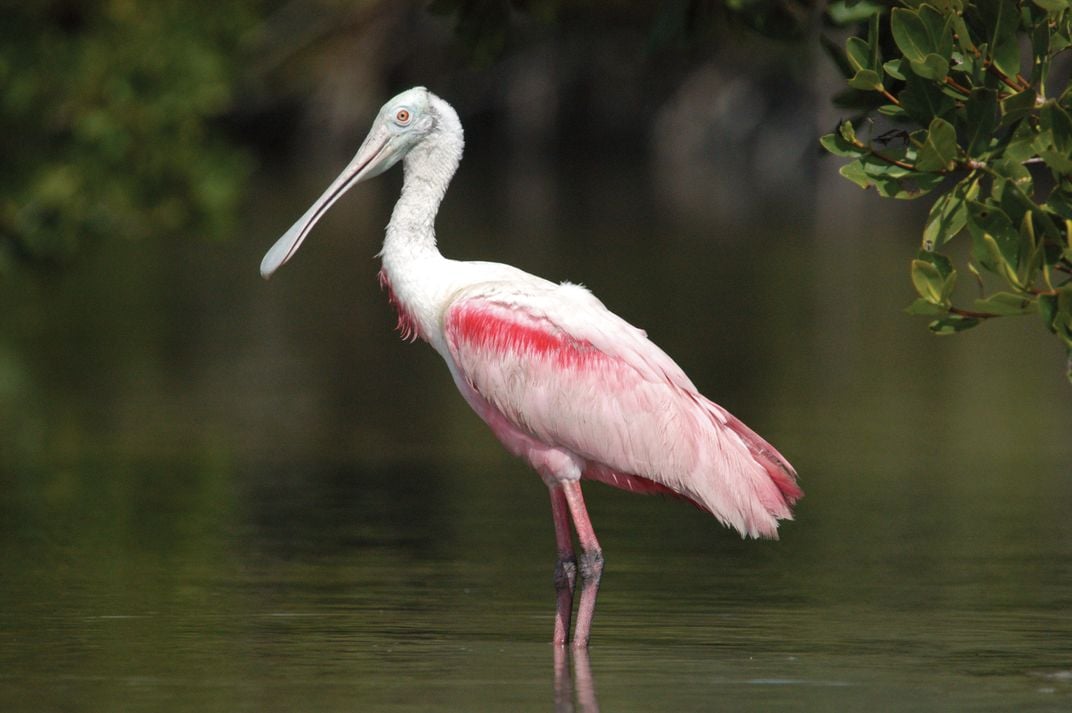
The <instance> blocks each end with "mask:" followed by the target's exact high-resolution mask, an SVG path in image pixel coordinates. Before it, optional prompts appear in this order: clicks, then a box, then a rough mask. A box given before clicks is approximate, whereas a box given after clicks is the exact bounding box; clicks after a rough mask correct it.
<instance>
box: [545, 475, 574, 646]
mask: <svg viewBox="0 0 1072 713" xmlns="http://www.w3.org/2000/svg"><path fill="white" fill-rule="evenodd" d="M551 515H552V516H553V517H554V520H555V543H556V544H557V546H558V561H557V562H556V563H555V594H556V596H557V599H558V602H557V608H556V609H555V633H554V638H553V639H552V640H551V642H552V643H553V644H555V645H556V646H565V644H566V642H567V641H568V640H569V627H570V616H571V614H572V612H573V585H574V583H575V582H576V580H577V560H576V559H575V558H574V556H573V537H572V535H571V534H570V509H569V503H568V502H567V500H566V493H565V491H564V490H563V489H562V486H561V485H554V486H552V487H551Z"/></svg>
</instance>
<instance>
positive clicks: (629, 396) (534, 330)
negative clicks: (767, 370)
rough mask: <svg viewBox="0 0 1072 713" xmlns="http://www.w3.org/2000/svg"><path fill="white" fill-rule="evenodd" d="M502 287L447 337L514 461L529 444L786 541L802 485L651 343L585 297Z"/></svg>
mask: <svg viewBox="0 0 1072 713" xmlns="http://www.w3.org/2000/svg"><path fill="white" fill-rule="evenodd" d="M490 287H491V286H484V288H483V289H472V290H469V291H467V292H466V293H465V294H463V295H461V296H460V297H459V298H458V299H456V300H455V301H454V302H453V303H452V305H451V306H450V307H449V308H448V310H447V313H446V315H445V324H444V327H445V332H446V339H447V345H448V348H449V350H450V354H451V357H452V358H453V360H454V363H455V366H456V368H457V370H458V372H459V374H460V376H461V377H462V378H464V379H465V381H466V385H467V386H468V387H469V388H471V389H472V390H473V391H474V392H475V393H476V394H478V395H479V397H480V398H481V399H483V400H484V401H486V402H487V404H489V405H490V407H491V409H493V412H492V413H487V412H486V411H487V409H484V410H485V413H482V414H481V415H482V416H483V417H484V418H485V420H487V421H488V422H489V424H490V425H491V426H492V429H493V430H494V431H495V432H496V435H497V436H498V437H499V438H500V439H501V440H503V442H504V443H505V444H506V445H507V446H508V447H510V448H511V450H513V451H514V452H519V453H521V454H522V455H524V454H525V449H524V448H518V447H516V445H517V441H518V440H520V441H524V442H525V443H529V442H532V441H534V442H536V443H537V444H542V445H544V446H547V447H550V448H553V449H562V450H565V451H568V452H569V453H571V454H574V455H575V456H577V457H578V458H580V459H581V460H582V461H583V463H584V465H583V466H582V469H583V475H584V477H586V478H591V479H595V480H601V481H603V482H606V483H609V484H611V485H615V486H617V487H621V488H625V489H627V490H635V491H641V492H667V491H669V492H671V493H674V494H676V495H678V496H681V497H683V498H686V499H688V500H690V501H692V502H693V503H695V504H696V505H697V506H699V507H701V508H703V509H705V510H708V511H710V512H711V513H712V514H714V515H715V516H716V517H717V518H718V519H719V520H721V521H722V522H724V523H726V524H728V525H731V526H733V527H735V528H736V529H737V530H738V531H740V532H741V533H742V534H743V535H750V536H753V537H757V536H766V537H776V536H777V520H778V519H787V518H791V517H792V513H791V510H790V507H791V505H792V504H793V503H794V502H795V501H796V500H797V499H798V498H799V497H801V495H802V492H801V490H800V488H799V487H798V486H797V484H796V473H795V472H794V471H793V469H792V467H790V465H789V464H788V463H787V462H786V461H785V459H784V458H782V456H781V455H780V454H779V453H778V452H777V451H776V450H775V449H774V448H773V447H772V446H771V445H770V444H769V443H767V442H766V441H764V440H763V439H762V438H760V437H759V436H758V435H756V434H755V433H754V432H752V431H751V430H750V429H749V428H748V427H747V426H745V425H744V424H743V423H741V422H740V421H739V420H737V419H736V418H735V417H733V416H732V415H731V414H729V413H728V412H727V411H725V410H724V409H722V408H721V407H720V406H718V405H717V404H714V403H712V402H711V401H708V400H707V399H706V398H704V397H703V396H702V395H701V394H699V393H698V392H697V390H696V388H695V386H693V384H692V382H691V381H689V379H688V377H687V376H685V374H684V373H683V372H682V371H681V369H680V368H679V367H678V366H677V364H675V363H674V361H673V360H672V359H670V357H668V356H667V355H666V354H665V353H664V352H663V351H662V350H660V349H659V348H658V347H657V346H655V345H654V344H653V343H652V342H650V341H649V340H648V339H647V337H646V336H645V335H644V332H642V331H641V330H639V329H637V328H635V327H633V326H631V325H629V324H628V323H627V322H625V321H624V320H622V319H620V318H619V317H617V316H615V315H614V314H613V313H611V312H610V311H608V310H607V309H606V308H605V307H604V306H603V305H602V303H600V302H599V301H598V300H597V299H596V298H595V297H592V296H591V294H590V293H588V291H587V290H584V288H581V287H577V286H573V285H562V286H556V287H555V288H554V289H549V290H542V291H535V292H534V291H526V292H520V291H517V290H516V289H511V288H510V287H509V286H506V285H502V284H500V285H498V286H497V288H498V289H490ZM478 411H480V409H478ZM511 441H514V442H513V443H512V442H511ZM529 460H530V462H532V464H533V465H534V466H535V465H538V464H537V463H535V462H533V459H532V458H531V457H529Z"/></svg>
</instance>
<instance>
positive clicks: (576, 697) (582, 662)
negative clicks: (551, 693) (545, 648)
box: [553, 646, 599, 713]
mask: <svg viewBox="0 0 1072 713" xmlns="http://www.w3.org/2000/svg"><path fill="white" fill-rule="evenodd" d="M553 649H554V652H555V654H554V655H555V713H573V712H574V711H577V713H599V701H598V700H597V699H596V687H595V682H594V681H593V680H592V666H591V664H590V663H589V660H588V649H584V648H581V649H574V648H572V647H569V646H555V647H553ZM571 668H572V671H571ZM571 674H572V675H571Z"/></svg>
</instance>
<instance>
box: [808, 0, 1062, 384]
mask: <svg viewBox="0 0 1072 713" xmlns="http://www.w3.org/2000/svg"><path fill="white" fill-rule="evenodd" d="M847 5H853V6H855V7H856V8H857V10H858V12H856V13H855V14H852V15H849V16H848V17H849V18H850V20H851V21H850V22H848V23H843V24H848V25H850V26H855V27H856V31H855V32H854V33H853V34H852V36H850V37H848V39H847V40H846V41H845V43H844V47H843V48H841V47H840V46H839V45H837V44H836V43H833V42H832V41H830V40H827V41H826V42H825V46H826V47H827V48H828V49H830V48H835V50H834V59H835V61H836V62H837V63H838V65H839V66H841V67H842V69H843V70H844V74H845V78H846V82H847V84H848V89H847V91H846V92H845V93H843V94H842V95H840V96H839V97H838V100H839V102H840V103H841V104H842V105H843V106H846V107H849V108H856V109H859V110H860V113H859V114H858V115H857V116H855V117H854V118H852V119H850V120H847V121H843V122H841V123H840V125H839V126H838V127H837V130H836V131H834V132H832V133H830V134H827V135H825V136H823V137H822V138H821V139H820V143H821V144H822V146H823V147H824V148H825V149H826V150H827V151H828V152H830V153H832V154H834V155H836V156H840V157H842V158H847V159H849V161H848V162H847V163H845V164H844V165H843V166H841V168H840V171H839V172H840V173H841V175H842V176H844V177H845V178H847V179H848V180H850V181H852V182H853V183H855V184H857V185H858V186H860V187H861V188H865V189H871V188H873V189H874V190H875V191H876V192H877V193H878V194H879V195H880V196H882V197H884V198H897V199H915V198H919V197H922V196H924V195H927V194H928V193H931V192H938V197H937V198H936V199H935V200H934V203H933V204H932V206H931V210H930V213H929V215H928V216H927V220H926V223H925V224H924V227H923V235H922V240H921V246H920V249H919V251H918V252H917V254H916V255H915V258H914V259H913V260H912V261H911V265H910V271H909V274H910V277H911V281H912V285H913V286H914V287H915V290H916V292H917V294H918V298H917V299H916V300H915V301H914V302H913V303H912V304H911V305H909V306H908V308H907V311H908V312H909V313H910V314H916V315H923V316H927V317H930V318H932V319H931V322H930V329H931V330H932V331H934V332H935V333H937V334H952V333H955V332H960V331H963V330H965V329H970V328H972V327H975V326H977V325H979V324H981V323H982V322H985V321H988V320H993V319H996V318H999V317H1007V316H1015V315H1026V314H1035V315H1039V316H1040V317H1041V319H1042V321H1043V324H1044V325H1045V326H1046V327H1047V328H1048V329H1049V330H1050V331H1051V332H1052V333H1054V334H1055V335H1056V336H1057V337H1058V338H1059V339H1060V340H1061V341H1062V342H1063V343H1064V345H1065V346H1066V348H1067V349H1068V350H1069V355H1070V362H1069V363H1072V83H1070V82H1068V78H1067V76H1063V77H1062V76H1060V74H1059V73H1056V72H1052V71H1051V70H1052V67H1053V65H1054V59H1055V58H1056V57H1057V56H1058V55H1059V54H1061V53H1063V52H1067V51H1068V50H1069V49H1070V48H1072V3H1070V2H1069V0H1030V1H1027V0H1024V1H1020V2H1012V1H1011V0H930V2H921V1H919V0H902V1H901V2H898V3H894V4H893V5H894V6H893V7H889V6H888V5H886V4H882V3H878V2H866V0H865V1H863V2H860V3H848V2H842V3H835V4H834V5H833V6H831V7H832V9H831V10H828V11H827V12H828V16H829V18H830V19H831V20H832V21H833V20H836V18H837V16H838V12H837V10H838V8H840V10H842V11H843V10H844V7H843V6H847ZM842 17H845V15H844V13H842ZM1021 47H1030V50H1031V64H1030V67H1024V66H1021V62H1022V60H1021ZM884 53H886V54H887V55H888V56H885V57H884V56H883V54H884ZM1051 74H1052V75H1054V76H1051ZM1025 75H1026V76H1025ZM1051 81H1054V82H1063V83H1064V86H1063V87H1062V90H1061V92H1060V93H1059V94H1058V95H1057V96H1056V97H1051V96H1049V94H1048V86H1050V84H1051ZM876 99H877V101H876ZM882 122H884V123H888V124H890V125H892V126H893V127H895V128H894V129H892V130H889V131H885V132H884V133H882V134H880V135H879V136H878V137H875V138H867V139H866V140H865V139H862V138H860V137H859V136H858V131H859V130H860V128H861V127H863V126H865V125H866V126H867V127H868V128H869V130H871V131H873V130H874V127H875V126H876V124H878V123H882ZM891 136H893V137H900V138H901V139H902V141H901V145H891V144H892V143H893V142H892V141H891V140H890V137H891ZM958 240H968V241H969V244H970V258H969V259H968V261H967V265H966V268H967V270H968V272H969V273H970V274H971V276H972V278H974V281H975V283H976V284H977V287H978V297H976V298H975V299H974V300H972V302H971V304H970V305H967V306H966V305H964V304H963V302H962V300H963V297H962V295H963V294H964V290H963V289H961V290H960V291H957V289H956V286H957V279H958V274H959V273H958V270H957V269H956V268H955V267H954V265H953V263H952V261H951V260H950V258H949V257H948V256H947V255H946V254H945V252H944V251H945V250H946V249H947V247H948V246H949V245H950V244H951V243H953V242H955V241H958ZM955 294H956V297H957V300H958V302H960V303H959V304H955V303H954V296H955ZM1069 378H1070V379H1072V373H1070V374H1069Z"/></svg>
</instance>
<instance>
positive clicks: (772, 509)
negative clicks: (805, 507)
mask: <svg viewBox="0 0 1072 713" xmlns="http://www.w3.org/2000/svg"><path fill="white" fill-rule="evenodd" d="M693 399H694V400H695V401H696V403H697V404H698V405H700V406H701V407H702V408H703V409H704V410H705V411H707V412H708V413H709V414H710V416H711V418H712V419H713V421H714V422H715V425H716V428H718V430H720V431H722V432H723V434H724V437H727V438H729V439H739V441H740V443H741V444H743V446H744V449H742V450H741V455H742V456H743V457H744V458H746V459H748V460H751V461H752V464H751V467H747V466H746V467H745V468H744V469H743V470H744V471H745V472H741V473H739V475H740V476H743V477H742V479H741V480H740V481H739V482H740V483H741V484H742V485H744V489H743V491H742V490H737V491H736V492H737V493H738V495H737V497H738V498H741V499H739V500H737V516H736V517H729V518H727V520H728V522H729V524H732V525H733V526H734V527H735V528H736V529H737V530H739V531H740V532H741V534H742V535H746V536H751V537H769V538H772V539H777V537H778V520H792V519H793V505H794V504H795V503H796V502H797V501H798V500H800V498H802V497H803V496H804V491H803V490H801V489H800V486H799V485H798V484H797V473H796V470H794V469H793V466H791V465H790V464H789V461H787V460H786V459H785V458H784V457H783V456H782V454H781V453H779V452H778V450H777V449H776V448H775V447H774V446H772V445H771V444H770V443H768V442H767V441H766V440H765V439H764V438H763V437H762V436H760V435H759V434H757V433H756V432H755V431H753V430H752V429H751V428H749V427H748V426H746V425H745V424H744V422H743V421H741V420H740V419H739V418H737V417H736V416H734V415H733V414H731V413H730V412H729V411H726V410H725V409H724V408H722V407H721V406H719V405H718V404H716V403H713V402H711V401H709V400H707V399H706V398H704V397H703V396H702V395H700V394H694V395H693ZM745 449H746V452H745ZM755 466H759V468H756V467H755ZM760 469H761V470H760ZM745 484H747V485H745ZM716 514H717V513H716ZM724 515H725V514H724ZM738 518H740V519H738Z"/></svg>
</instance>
